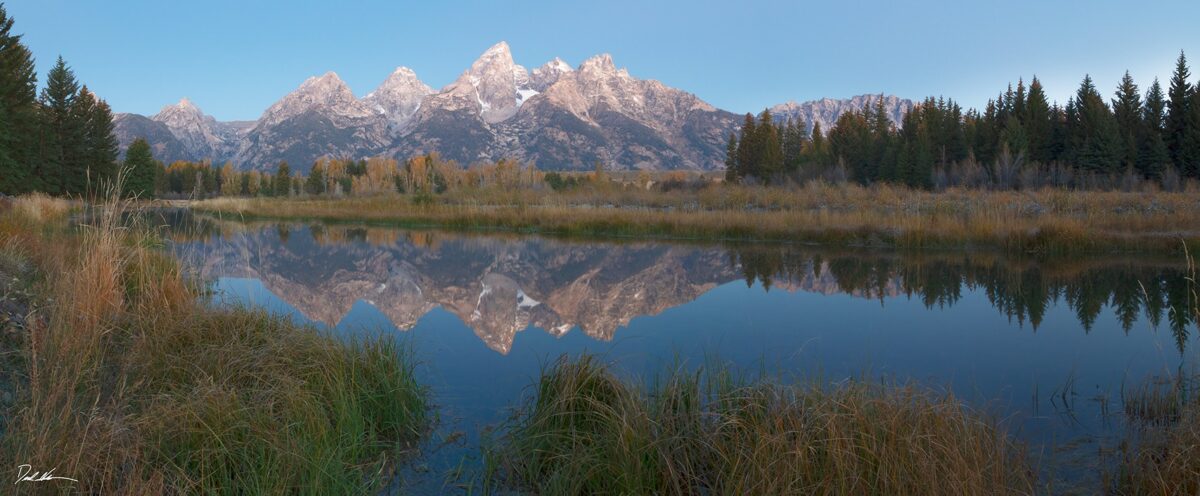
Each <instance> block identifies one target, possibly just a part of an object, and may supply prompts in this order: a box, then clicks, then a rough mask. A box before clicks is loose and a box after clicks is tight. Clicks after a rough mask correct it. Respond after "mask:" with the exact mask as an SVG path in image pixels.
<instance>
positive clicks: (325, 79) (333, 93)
mask: <svg viewBox="0 0 1200 496" xmlns="http://www.w3.org/2000/svg"><path fill="white" fill-rule="evenodd" d="M311 109H321V110H323V111H326V112H325V113H327V114H329V115H330V116H333V117H341V118H350V119H356V118H362V117H370V116H372V115H374V114H375V113H374V112H372V111H371V110H370V109H369V108H368V107H367V106H366V105H365V104H363V103H362V102H360V101H358V99H357V98H355V97H354V93H353V92H351V91H350V87H349V86H347V85H346V83H345V82H344V81H342V78H340V77H338V75H337V73H335V72H333V71H329V72H326V73H325V74H323V75H321V76H314V77H310V78H308V79H306V80H305V81H304V82H303V83H301V84H300V87H298V88H296V90H295V91H293V92H291V93H288V94H287V96H284V97H283V98H282V99H280V100H279V101H278V102H275V104H274V105H271V107H270V108H268V109H267V110H266V112H263V115H262V117H261V118H259V120H258V124H257V125H256V127H259V126H263V125H275V124H278V123H280V122H282V121H284V120H287V119H289V118H291V117H295V116H297V115H300V114H302V113H304V112H306V111H308V110H311Z"/></svg>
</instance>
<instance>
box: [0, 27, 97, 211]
mask: <svg viewBox="0 0 1200 496" xmlns="http://www.w3.org/2000/svg"><path fill="white" fill-rule="evenodd" d="M117 154H118V148H117V140H116V137H115V136H114V135H113V120H112V110H111V109H110V108H109V106H108V103H106V102H105V101H104V100H103V99H101V98H99V97H97V96H96V94H95V93H93V92H92V91H90V90H89V89H88V87H87V86H86V85H82V84H80V82H79V81H78V80H77V79H76V78H75V74H74V73H73V72H72V71H71V68H70V67H69V66H68V65H67V63H66V62H65V61H63V59H62V57H59V58H58V60H57V62H55V64H54V67H52V68H51V69H50V71H49V72H48V73H47V75H46V86H45V87H44V88H42V90H41V92H40V93H39V92H38V91H37V71H36V68H35V66H34V60H33V55H32V53H31V52H30V51H29V48H28V47H26V46H25V45H24V44H23V43H22V41H21V35H19V34H15V33H14V32H13V19H12V18H11V17H9V16H8V13H7V11H6V10H5V8H4V5H3V4H0V193H8V194H16V193H25V192H30V191H42V192H46V193H50V194H57V195H82V194H85V193H87V190H88V188H89V187H90V185H92V184H99V183H100V182H102V181H105V180H107V179H110V178H111V177H113V176H114V175H115V174H116V172H117Z"/></svg>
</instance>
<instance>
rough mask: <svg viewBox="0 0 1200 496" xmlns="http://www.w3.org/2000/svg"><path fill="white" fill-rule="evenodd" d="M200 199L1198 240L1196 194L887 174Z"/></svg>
mask: <svg viewBox="0 0 1200 496" xmlns="http://www.w3.org/2000/svg"><path fill="white" fill-rule="evenodd" d="M192 208H194V209H196V210H200V211H206V212H211V213H219V214H225V215H233V216H238V217H242V218H264V219H313V220H323V221H329V222H367V223H386V224H392V225H396V226H403V227H420V226H436V227H448V228H457V229H507V230H518V231H528V232H540V233H548V234H562V235H572V236H617V237H620V236H629V237H651V238H652V237H673V238H703V239H724V240H751V241H758V240H775V241H800V242H811V243H821V244H828V245H834V246H893V247H898V248H908V249H928V248H964V247H988V248H996V249H1001V250H1005V251H1008V252H1016V253H1029V252H1033V253H1050V254H1077V253H1108V252H1120V251H1139V252H1147V251H1167V252H1174V251H1177V250H1178V249H1179V239H1181V238H1182V239H1184V240H1185V241H1186V242H1187V243H1189V244H1190V245H1191V246H1193V247H1196V246H1197V243H1198V242H1200V230H1197V229H1196V227H1195V226H1200V202H1197V201H1196V199H1195V194H1194V193H1191V192H1188V193H1165V192H1128V193H1125V192H1095V191H1091V192H1085V191H1064V190H1055V189H1045V190H1033V191H1020V192H1013V191H982V190H965V189H950V190H946V191H943V192H936V193H934V192H927V191H920V190H911V189H907V188H902V187H895V186H889V185H875V186H870V187H863V186H855V185H829V184H824V183H820V182H812V183H808V184H807V185H805V186H803V187H787V188H784V187H748V186H728V185H725V186H712V187H708V188H705V189H701V190H699V191H671V192H659V191H645V190H640V189H606V190H602V191H601V190H596V191H591V190H586V191H576V192H545V191H542V192H539V191H533V190H520V189H517V190H512V191H493V190H486V191H476V192H470V193H469V194H468V193H466V192H454V193H447V194H444V195H440V196H435V197H432V198H430V199H429V200H428V201H422V202H413V201H411V198H409V197H407V196H403V195H382V196H372V197H351V198H303V199H301V198H297V199H270V198H218V199H212V200H204V201H198V202H194V203H193V204H192Z"/></svg>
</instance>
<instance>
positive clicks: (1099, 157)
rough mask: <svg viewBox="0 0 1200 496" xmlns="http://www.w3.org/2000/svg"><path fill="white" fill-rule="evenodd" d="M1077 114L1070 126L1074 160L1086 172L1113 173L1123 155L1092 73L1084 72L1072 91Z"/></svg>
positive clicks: (1114, 120)
mask: <svg viewBox="0 0 1200 496" xmlns="http://www.w3.org/2000/svg"><path fill="white" fill-rule="evenodd" d="M1075 107H1076V109H1075V112H1076V118H1075V120H1074V123H1073V124H1072V123H1070V122H1069V123H1068V125H1069V126H1071V129H1070V130H1069V132H1070V135H1071V136H1070V138H1071V153H1072V157H1073V158H1074V160H1075V163H1076V164H1078V166H1079V167H1081V168H1083V169H1084V170H1086V171H1089V172H1095V173H1100V174H1113V173H1116V172H1117V171H1118V170H1119V166H1120V164H1121V159H1122V157H1123V147H1122V144H1121V135H1120V131H1119V129H1118V128H1117V122H1116V119H1115V118H1114V117H1113V115H1112V111H1111V110H1110V109H1109V108H1108V104H1107V103H1105V102H1104V98H1103V97H1101V96H1100V93H1099V92H1098V91H1096V85H1095V84H1094V83H1093V82H1092V78H1091V76H1084V78H1083V82H1082V83H1080V85H1079V90H1078V92H1077V93H1076V95H1075Z"/></svg>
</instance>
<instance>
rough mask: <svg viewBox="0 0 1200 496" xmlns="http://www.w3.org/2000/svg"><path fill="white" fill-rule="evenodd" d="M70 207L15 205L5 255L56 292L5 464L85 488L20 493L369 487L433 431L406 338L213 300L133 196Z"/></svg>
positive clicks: (39, 312) (34, 328) (41, 327)
mask: <svg viewBox="0 0 1200 496" xmlns="http://www.w3.org/2000/svg"><path fill="white" fill-rule="evenodd" d="M66 209H67V207H66V204H65V203H61V202H60V201H57V200H52V199H48V198H23V199H17V200H16V202H15V205H14V206H13V207H12V208H10V209H8V210H7V211H0V251H3V252H4V253H5V256H6V257H8V258H19V259H21V260H24V261H27V262H28V263H29V264H30V265H32V266H33V267H35V268H36V272H37V273H38V276H37V277H36V280H37V282H36V288H37V291H36V293H38V294H39V295H40V296H39V298H40V300H41V304H39V305H36V309H35V310H36V311H34V312H33V316H32V318H30V319H29V320H28V321H27V323H26V324H25V325H23V329H21V331H22V332H23V337H24V339H23V343H22V352H21V353H20V354H19V358H20V359H19V360H16V363H17V366H18V370H16V371H15V372H16V373H17V375H19V376H20V377H21V380H20V381H17V382H16V384H17V386H16V390H15V394H16V405H15V406H14V407H12V408H9V409H7V411H6V412H5V428H6V431H5V432H4V439H3V441H2V443H0V448H2V449H0V466H5V467H17V466H18V465H20V464H29V465H30V466H31V469H32V470H34V471H38V472H44V471H47V470H53V471H54V475H55V476H60V477H70V478H72V479H75V480H77V481H78V482H70V481H65V480H54V481H49V482H39V483H23V484H18V485H15V486H13V487H14V489H16V490H20V491H26V492H29V493H62V492H79V493H89V494H162V493H176V494H179V493H185V494H192V493H203V494H281V493H298V494H350V493H363V492H369V491H371V490H372V488H377V487H379V486H380V485H381V484H382V483H384V482H385V481H386V480H387V479H388V477H389V476H390V471H391V469H392V467H393V466H394V463H395V462H396V460H397V459H398V457H399V456H401V455H402V453H403V452H404V451H405V450H407V449H409V448H411V447H412V446H415V443H416V442H417V441H418V440H419V438H420V437H421V436H422V435H423V434H424V432H425V431H426V430H427V427H428V423H429V416H428V412H427V408H428V405H427V395H426V391H425V389H424V388H423V387H421V386H419V385H418V384H417V383H416V381H415V379H414V374H413V369H412V361H411V360H410V358H411V356H410V354H409V353H408V352H407V350H406V349H405V347H403V346H401V345H400V344H398V343H396V342H395V341H393V340H391V339H388V338H378V339H375V340H366V341H360V342H349V343H347V342H343V341H340V340H339V339H337V338H335V337H333V336H330V335H327V334H323V333H321V332H319V331H318V330H316V329H313V328H308V327H304V326H299V325H296V324H294V323H293V322H291V321H290V320H288V319H286V318H283V317H276V316H272V315H268V314H266V313H263V312H258V311H251V310H240V309H219V308H213V307H211V306H208V305H206V304H205V303H204V302H202V301H198V300H199V298H198V295H199V294H200V293H199V291H198V288H196V287H194V286H193V285H192V284H190V281H189V278H188V277H187V276H186V275H185V274H184V273H183V271H182V270H181V268H180V266H179V265H178V264H177V263H176V262H175V260H174V259H173V258H171V257H170V256H169V255H168V254H166V253H164V252H163V251H161V250H159V249H157V248H156V243H157V241H156V238H155V237H154V236H151V235H148V234H146V233H145V232H144V231H142V230H138V229H134V228H128V227H126V226H125V225H124V224H123V223H122V222H121V220H120V219H122V218H123V215H122V213H123V212H122V210H123V206H122V205H121V203H120V202H117V201H112V202H111V203H109V204H107V205H104V206H102V207H100V208H99V211H98V214H97V215H96V216H95V218H94V220H93V221H92V222H91V223H90V224H88V225H86V226H83V227H81V228H79V229H78V230H73V229H71V228H68V227H66V225H65V222H59V223H58V224H54V223H53V222H52V221H54V220H55V219H59V220H61V218H62V217H63V214H64V213H65V212H66ZM54 225H57V226H58V227H57V228H53V227H49V226H54Z"/></svg>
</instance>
